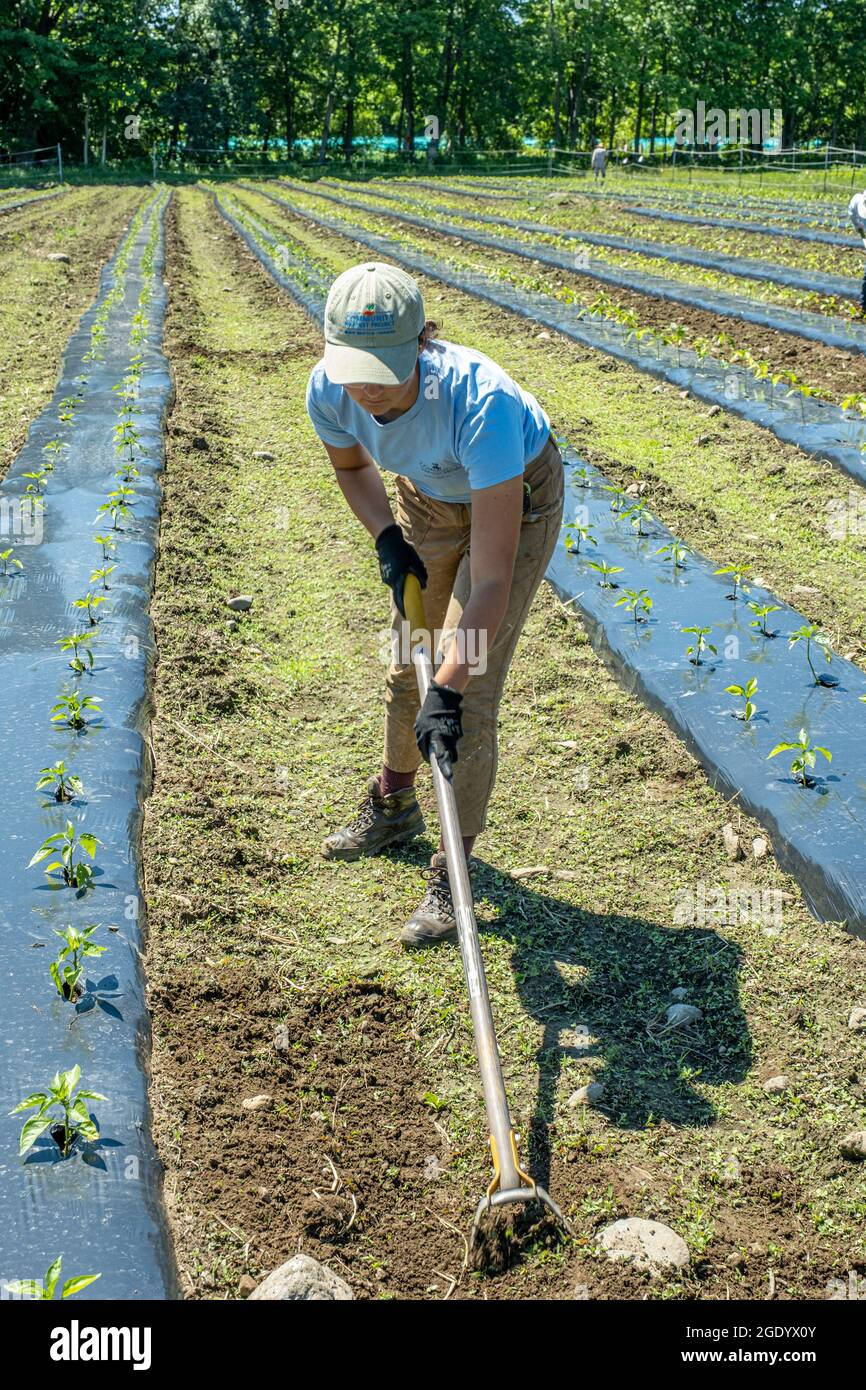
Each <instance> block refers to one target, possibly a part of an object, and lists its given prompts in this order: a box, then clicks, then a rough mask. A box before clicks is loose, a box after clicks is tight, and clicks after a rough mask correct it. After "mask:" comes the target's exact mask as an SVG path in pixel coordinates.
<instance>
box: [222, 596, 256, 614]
mask: <svg viewBox="0 0 866 1390" xmlns="http://www.w3.org/2000/svg"><path fill="white" fill-rule="evenodd" d="M252 606H253V600H252V596H251V595H250V594H237V595H236V596H235V597H234V598H230V599H228V600H227V601H226V608H230V609H231V610H232V612H233V613H247V612H249V610H250V609H251V608H252Z"/></svg>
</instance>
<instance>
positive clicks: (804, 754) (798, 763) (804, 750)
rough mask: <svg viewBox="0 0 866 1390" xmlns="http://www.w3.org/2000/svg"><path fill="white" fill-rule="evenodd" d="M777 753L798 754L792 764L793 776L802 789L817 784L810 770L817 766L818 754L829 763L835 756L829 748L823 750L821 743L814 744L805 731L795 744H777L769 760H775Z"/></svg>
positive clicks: (802, 731) (802, 730) (769, 754)
mask: <svg viewBox="0 0 866 1390" xmlns="http://www.w3.org/2000/svg"><path fill="white" fill-rule="evenodd" d="M777 753H796V755H797V756H796V757H795V758H794V760H793V762H792V763H791V774H792V776H793V777H794V779H795V781H797V782H799V783H800V785H801V786H802V787H811V786H814V784H815V778H814V777H810V776H809V769H810V768H813V767H814V766H815V759H816V756H817V754H818V753H820V754H821V755H822V756H823V757H825V758H826V759H827V762H828V763H831V762H832V761H833V754H832V753H831V752H830V750H829V748H822V747H821V745H820V744H819V743H812V741H811V740H810V738H809V735H808V734H807V733H806V730H805V729H801V730H800V737H799V738H798V739H797V741H796V742H795V743H777V744H776V746H775V748H774V749H773V751H772V752H771V753H768V754H767V758H768V760H769V759H770V758H775V756H776V754H777Z"/></svg>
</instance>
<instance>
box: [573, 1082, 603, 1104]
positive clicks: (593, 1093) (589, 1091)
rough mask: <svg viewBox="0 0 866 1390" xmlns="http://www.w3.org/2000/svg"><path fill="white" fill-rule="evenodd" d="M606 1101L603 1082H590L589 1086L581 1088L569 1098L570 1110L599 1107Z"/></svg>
mask: <svg viewBox="0 0 866 1390" xmlns="http://www.w3.org/2000/svg"><path fill="white" fill-rule="evenodd" d="M603 1099H604V1083H603V1082H601V1081H590V1083H589V1085H588V1086H581V1087H580V1089H579V1090H577V1091H573V1092H572V1094H571V1095H570V1096H569V1097H568V1104H569V1108H570V1109H572V1110H576V1109H577V1107H578V1106H579V1105H598V1103H599V1101H601V1100H603Z"/></svg>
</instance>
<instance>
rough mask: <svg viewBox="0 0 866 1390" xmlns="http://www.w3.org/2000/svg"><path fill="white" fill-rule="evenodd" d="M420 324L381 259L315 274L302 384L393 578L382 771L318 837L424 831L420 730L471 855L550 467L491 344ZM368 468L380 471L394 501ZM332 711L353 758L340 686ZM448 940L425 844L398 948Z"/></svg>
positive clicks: (419, 314)
mask: <svg viewBox="0 0 866 1390" xmlns="http://www.w3.org/2000/svg"><path fill="white" fill-rule="evenodd" d="M436 328H437V326H436V324H435V323H430V322H428V321H427V320H426V318H425V315H424V305H423V303H422V299H421V291H420V289H419V288H418V285H417V284H416V283H415V281H414V280H413V279H412V278H411V276H409V275H407V274H406V273H405V272H404V271H402V270H400V269H399V268H398V267H397V266H394V265H387V264H384V263H382V262H367V263H366V264H364V265H358V266H354V267H353V268H352V269H351V270H347V271H345V272H344V273H343V274H342V275H340V276H338V278H337V279H336V280H335V281H334V283H333V285H332V286H331V290H330V293H329V295H328V301H327V304H326V306H325V353H324V356H323V358H322V360H321V361H320V362H319V363H318V365H317V366H316V367H314V368H313V371H312V374H311V376H310V380H309V385H308V387H307V410H308V412H309V415H310V419H311V420H312V422H313V427H314V428H315V430H316V433H317V434H318V436H319V438H320V439H321V441H322V443H323V444H324V447H325V451H326V453H327V454H328V457H329V458H330V460H331V463H332V464H333V466H334V470H335V473H336V479H337V482H338V483H339V486H340V488H341V490H342V493H343V496H344V497H345V499H346V502H347V503H348V505H349V507H350V508H351V510H352V511H353V512H354V514H355V516H356V517H357V518H358V520H359V521H360V522H361V523H362V525H363V526H365V527H366V529H367V531H368V532H369V533H370V535H371V537H372V538H373V540H374V541H375V545H376V553H377V555H378V559H379V568H380V573H381V576H382V579H383V581H384V583H385V584H387V586H388V587H389V589H390V590H391V636H392V643H391V664H390V668H389V670H388V675H387V679H386V683H385V741H384V754H383V760H382V769H381V772H379V773H378V774H377V775H376V776H374V777H371V778H370V779H369V781H368V783H367V790H366V795H365V797H364V798H363V800H362V802H361V806H360V811H359V814H358V815H357V817H356V818H355V819H354V820H353V821H351V822H350V823H349V824H348V825H346V826H344V827H342V829H340V830H337V831H335V832H334V833H333V834H332V835H329V836H328V838H327V839H326V840H325V842H324V844H323V845H322V852H323V854H324V855H325V857H326V858H327V859H359V858H361V856H362V855H368V854H380V853H381V852H382V851H383V850H386V849H388V848H389V847H390V846H392V845H399V844H403V843H404V842H406V841H408V840H411V839H412V838H413V837H414V836H415V835H419V834H421V833H422V832H423V830H424V821H423V818H422V815H421V808H420V806H419V805H418V800H417V797H416V794H415V776H416V773H417V771H418V768H419V766H420V764H421V761H422V758H423V759H425V760H426V761H427V762H429V761H430V757H431V742H432V741H433V740H434V737H435V738H436V747H437V748H441V749H444V752H443V754H442V756H441V757H440V755H439V753H438V752H437V753H436V754H435V755H434V756H436V757H437V759H438V761H439V765H440V767H441V768H442V771H443V772H444V774H445V775H446V776H450V777H452V778H453V784H454V790H455V794H456V798H457V808H458V812H459V815H460V826H461V831H462V833H463V836H464V841H463V843H464V847H465V849H466V853H467V854H469V853H470V851H471V849H472V846H473V844H474V842H475V838H476V836H477V835H479V834H480V833H481V831H482V830H483V829H484V827H485V824H486V819H487V804H488V801H489V800H490V795H491V792H492V791H493V784H494V781H495V778H496V765H497V724H498V719H499V702H500V699H501V697H502V688H503V685H504V684H505V678H506V676H507V674H508V668H509V666H510V664H511V659H512V657H513V655H514V649H515V647H516V645H517V640H518V638H519V636H520V633H521V631H522V628H523V625H524V623H525V621H526V617H527V614H528V612H529V609H530V606H531V604H532V600H533V598H534V597H535V593H536V590H537V589H538V586H539V584H540V583H541V580H542V578H543V577H544V572H545V570H546V569H547V565H548V562H549V560H550V556H551V555H552V553H553V549H554V546H555V545H556V541H557V538H558V536H559V529H560V524H561V520H562V504H563V467H562V457H561V455H560V452H559V448H558V446H557V444H556V441H555V439H554V438H553V435H552V434H551V432H550V421H549V420H548V418H547V416H546V415H545V413H544V411H543V410H542V408H541V406H540V405H539V404H538V401H537V400H535V398H534V397H533V396H531V395H529V393H528V392H527V391H524V390H522V388H521V387H520V386H518V385H517V383H516V382H514V381H512V380H511V377H509V376H508V375H507V374H506V373H505V372H504V371H503V370H502V368H501V367H499V366H497V364H496V363H495V362H493V361H491V359H490V358H489V357H485V356H484V355H483V353H480V352H477V351H476V350H475V348H470V347H463V346H461V345H459V344H457V343H451V342H446V341H444V340H442V339H439V338H437V336H436ZM380 469H381V470H382V471H384V472H386V473H390V474H392V475H394V477H395V491H396V509H395V511H392V510H391V501H390V499H389V496H388V493H387V492H386V491H385V486H384V483H383V481H382V477H381V473H380ZM335 563H336V561H335ZM410 574H414V575H416V576H417V578H418V580H419V582H420V583H421V585H422V587H423V589H424V605H425V611H426V621H427V627H428V629H429V632H430V633H431V634H433V642H432V643H431V645H432V646H434V647H435V648H436V650H435V651H434V662H435V676H434V680H433V683H432V684H431V686H430V689H429V691H428V693H427V697H426V699H425V700H424V704H423V706H421V707H420V708H419V698H418V687H417V682H416V676H415V669H414V667H413V666H412V664H411V662H410V659H409V653H408V651H407V650H406V648H407V645H408V644H407V643H406V633H405V626H404V621H403V620H404V611H403V586H404V584H405V581H406V577H407V575H410ZM371 621H372V619H371ZM406 626H407V625H406ZM338 717H339V720H340V722H341V723H342V724H343V726H344V727H348V729H349V733H348V739H349V742H348V744H347V747H346V749H345V751H344V754H343V761H344V762H346V763H351V761H352V759H353V756H354V747H353V739H352V733H351V725H352V718H353V706H352V704H351V702H348V703H347V706H346V710H345V713H344V714H342V715H340V716H338ZM440 741H441V742H440ZM458 745H459V754H458ZM456 938H457V924H456V920H455V914H454V907H453V904H452V901H451V890H450V887H449V883H448V873H447V869H446V863H445V855H444V853H443V846H442V844H441V842H440V845H439V852H438V853H436V854H434V855H433V857H432V859H431V861H430V868H429V870H428V884H427V892H426V894H425V896H424V899H423V901H422V902H421V903H420V905H419V907H418V908H417V910H416V912H415V913H414V914H413V915H412V917H411V918H410V920H409V921H408V922H407V923H406V925H405V926H404V927H403V930H402V933H401V937H400V940H401V941H402V943H403V945H404V946H407V947H410V948H411V947H419V946H428V945H434V944H435V943H437V942H440V941H448V940H456Z"/></svg>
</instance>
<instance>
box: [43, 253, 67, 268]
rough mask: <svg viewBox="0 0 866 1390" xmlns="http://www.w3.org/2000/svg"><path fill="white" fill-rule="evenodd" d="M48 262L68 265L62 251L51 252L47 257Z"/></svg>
mask: <svg viewBox="0 0 866 1390" xmlns="http://www.w3.org/2000/svg"><path fill="white" fill-rule="evenodd" d="M47 259H48V260H49V261H59V262H60V264H61V265H70V264H71V262H70V259H69V257H68V256H67V255H65V254H64V252H63V251H52V252H51V254H50V256H48V257H47Z"/></svg>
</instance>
